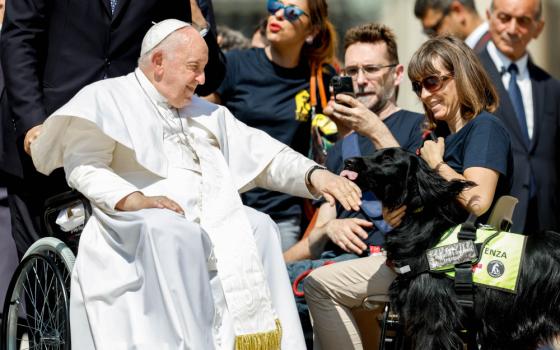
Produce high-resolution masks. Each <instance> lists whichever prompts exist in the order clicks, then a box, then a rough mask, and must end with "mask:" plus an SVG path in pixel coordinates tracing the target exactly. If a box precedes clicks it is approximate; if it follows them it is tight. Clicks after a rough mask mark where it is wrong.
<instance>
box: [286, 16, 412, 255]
mask: <svg viewBox="0 0 560 350" xmlns="http://www.w3.org/2000/svg"><path fill="white" fill-rule="evenodd" d="M344 47H345V56H344V58H345V67H346V68H345V70H344V71H345V75H346V76H343V77H339V78H338V79H334V78H333V80H334V86H333V90H334V94H333V95H334V96H335V100H331V101H330V102H329V105H328V106H327V108H326V109H325V111H324V113H325V114H326V115H328V116H329V117H331V118H332V119H333V120H334V121H335V122H336V123H337V126H338V127H339V132H341V133H342V134H346V135H347V136H346V137H345V138H344V139H343V140H340V141H338V142H337V143H336V144H335V146H334V147H333V148H332V149H330V150H329V154H328V155H327V161H326V166H327V168H328V169H329V170H330V171H332V172H335V173H340V172H341V171H342V170H343V168H344V159H345V158H347V157H345V154H348V151H347V149H349V148H350V149H351V150H353V154H350V156H355V155H363V156H366V155H369V154H371V153H373V152H374V151H375V150H377V149H380V148H386V147H399V146H401V147H403V148H405V149H408V150H412V151H413V150H416V148H418V146H419V144H420V140H421V124H422V120H423V117H422V115H420V114H418V113H413V112H410V111H406V110H403V109H401V108H399V107H398V106H397V104H396V100H397V92H398V86H399V84H400V83H401V81H402V78H403V74H404V67H403V65H402V64H399V63H398V62H399V60H398V54H397V44H396V41H395V35H394V34H393V32H392V31H391V30H390V29H389V28H387V27H386V26H383V25H379V24H365V25H361V26H357V27H354V28H351V29H349V30H348V31H347V32H346V35H345V37H344ZM344 79H351V82H352V86H353V90H354V91H353V93H351V92H350V91H348V90H350V89H348V88H347V85H348V84H347V82H345V81H344ZM352 95H354V96H355V97H353V96H352ZM356 152H357V153H359V154H356ZM350 153H352V152H350ZM403 213H404V211H403ZM371 219H372V218H371V217H368V215H367V214H365V213H364V210H360V211H359V212H354V211H346V210H344V209H343V208H340V207H339V208H337V207H333V206H330V205H329V204H328V203H324V204H322V205H321V207H320V209H319V214H318V218H317V222H316V224H315V227H314V229H313V230H312V231H311V234H310V235H309V238H308V239H304V240H302V241H300V242H299V243H298V244H296V245H295V246H294V247H292V248H291V249H289V250H288V251H286V252H285V253H284V258H285V259H286V261H288V262H291V261H297V260H303V259H309V258H319V257H321V256H322V255H323V256H324V255H325V251H326V252H329V257H331V256H332V254H331V253H333V252H334V255H336V256H339V255H341V254H344V253H351V254H355V257H357V256H363V255H367V248H368V245H376V246H378V245H381V244H382V243H383V233H382V232H381V231H380V230H379V229H378V228H377V227H375V226H374V225H373V224H372V223H371ZM329 242H330V243H329ZM333 243H334V245H333ZM327 244H329V245H330V247H329V246H328V245H327Z"/></svg>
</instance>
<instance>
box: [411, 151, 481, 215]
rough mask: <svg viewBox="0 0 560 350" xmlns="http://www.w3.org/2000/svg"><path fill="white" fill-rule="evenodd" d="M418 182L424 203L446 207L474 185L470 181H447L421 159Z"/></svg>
mask: <svg viewBox="0 0 560 350" xmlns="http://www.w3.org/2000/svg"><path fill="white" fill-rule="evenodd" d="M416 163H417V167H416V172H415V175H416V182H417V184H418V195H419V196H420V198H421V199H422V203H424V204H427V203H434V204H436V205H438V204H439V205H445V204H447V203H450V202H452V201H455V199H456V198H457V196H458V195H459V194H460V193H461V192H462V191H463V190H465V189H466V188H468V187H470V186H472V185H474V184H473V183H470V182H468V181H461V180H451V181H447V180H446V179H444V178H443V177H442V176H441V175H439V174H438V173H437V172H436V171H435V170H433V169H432V168H430V167H429V166H428V164H427V163H426V162H425V161H424V160H423V159H421V158H417V162H416Z"/></svg>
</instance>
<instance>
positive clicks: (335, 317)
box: [304, 37, 512, 350]
mask: <svg viewBox="0 0 560 350" xmlns="http://www.w3.org/2000/svg"><path fill="white" fill-rule="evenodd" d="M408 75H409V77H410V79H411V81H412V82H413V89H414V92H415V93H416V94H417V95H418V97H419V98H420V100H421V101H422V104H423V106H424V110H425V112H426V119H427V124H428V127H429V129H430V130H432V131H433V132H434V133H435V134H436V137H437V140H436V141H432V140H428V141H426V142H425V143H424V146H423V147H422V148H421V149H420V152H421V157H422V158H423V159H424V160H426V162H427V163H428V164H429V165H430V166H431V167H432V168H433V169H434V170H435V171H437V172H439V174H440V175H442V176H443V177H444V178H446V179H448V180H451V179H465V180H469V181H473V182H475V183H476V184H477V185H476V186H474V187H472V188H470V189H468V190H465V191H463V193H461V195H460V196H459V197H458V198H457V199H458V200H459V201H460V202H461V203H462V204H463V206H464V207H465V208H466V209H467V210H468V211H470V212H472V213H474V214H476V215H478V216H480V215H483V214H485V213H487V211H488V209H489V208H490V207H491V204H492V203H493V200H494V198H498V197H499V196H501V195H505V194H508V193H509V187H510V178H511V174H512V158H511V151H510V139H509V134H508V132H507V130H506V129H505V127H504V125H503V124H502V123H501V122H500V120H499V119H498V118H497V117H495V116H494V115H492V114H490V113H491V112H492V111H494V110H495V108H496V106H497V104H498V98H497V95H496V92H495V90H494V87H493V85H492V83H491V81H490V79H489V78H488V75H487V74H486V72H485V70H484V68H483V67H482V66H481V64H480V62H479V61H478V59H477V57H476V56H475V54H474V53H473V51H472V50H471V49H469V48H468V47H467V46H466V45H465V44H464V43H463V42H462V41H461V40H459V39H456V38H454V37H438V38H435V39H431V40H428V41H427V42H425V43H424V44H423V45H422V46H421V47H420V48H419V49H418V51H416V53H415V54H414V55H413V57H412V59H411V61H410V64H409V67H408ZM387 214H388V215H384V217H385V219H386V221H388V222H389V223H390V224H391V225H392V226H393V227H395V226H397V225H399V224H400V221H401V219H402V218H403V217H404V215H407V210H406V207H401V208H399V209H397V210H396V211H395V212H392V213H387ZM484 217H485V215H483V217H482V218H481V219H480V221H481V222H483V223H484V222H486V220H485V218H484ZM389 234H390V233H389ZM385 260H386V259H385V257H384V256H382V255H371V256H369V257H367V258H361V259H356V260H351V261H347V262H340V263H336V264H333V265H329V266H325V267H321V268H319V269H317V270H315V271H313V272H312V273H311V274H310V275H309V276H308V277H307V278H306V280H305V285H304V288H305V299H306V301H307V304H308V305H309V311H310V313H311V315H312V318H313V321H314V324H313V327H314V332H315V334H316V338H315V339H316V340H317V342H318V343H319V344H320V345H321V349H323V350H328V349H362V348H363V345H362V337H361V335H360V333H359V330H358V329H357V325H356V321H355V320H354V317H353V314H352V312H351V311H352V310H353V309H359V308H363V306H364V304H363V302H364V300H366V298H367V297H368V296H376V297H377V299H381V300H383V299H384V298H385V297H387V296H388V288H389V286H390V284H391V283H392V281H393V280H394V278H395V277H396V274H395V272H394V271H393V270H392V269H391V268H390V267H388V266H387V265H386V263H385ZM418 312H422V310H418Z"/></svg>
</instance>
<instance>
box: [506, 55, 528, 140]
mask: <svg viewBox="0 0 560 350" xmlns="http://www.w3.org/2000/svg"><path fill="white" fill-rule="evenodd" d="M508 72H509V74H510V79H509V85H508V93H509V97H510V99H511V103H512V105H513V109H514V110H515V116H516V117H517V122H518V123H519V128H520V129H521V134H522V135H523V138H524V141H525V144H526V145H529V132H528V131H527V120H526V119H525V108H524V107H523V97H522V96H521V90H520V89H519V85H517V74H518V73H519V70H518V68H517V65H516V64H515V63H512V64H510V65H509V67H508Z"/></svg>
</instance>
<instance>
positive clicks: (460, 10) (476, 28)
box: [414, 0, 490, 52]
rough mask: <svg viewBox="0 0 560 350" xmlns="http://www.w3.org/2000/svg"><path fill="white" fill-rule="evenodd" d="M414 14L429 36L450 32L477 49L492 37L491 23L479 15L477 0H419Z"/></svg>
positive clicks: (482, 47) (415, 5)
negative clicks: (489, 28) (489, 26)
mask: <svg viewBox="0 0 560 350" xmlns="http://www.w3.org/2000/svg"><path fill="white" fill-rule="evenodd" d="M414 15H415V16H416V18H418V19H419V20H420V21H421V22H422V27H423V28H424V34H426V35H427V36H429V37H434V36H437V35H441V34H445V33H447V34H451V35H454V36H456V37H458V38H460V39H461V40H463V41H465V44H467V45H468V46H469V47H470V48H471V49H473V50H475V51H476V52H480V51H482V50H483V49H484V46H486V43H487V42H488V40H489V39H490V34H489V33H488V23H487V22H484V21H483V20H482V18H481V17H480V16H479V15H478V12H477V11H476V6H475V3H474V0H416V3H415V4H414Z"/></svg>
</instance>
